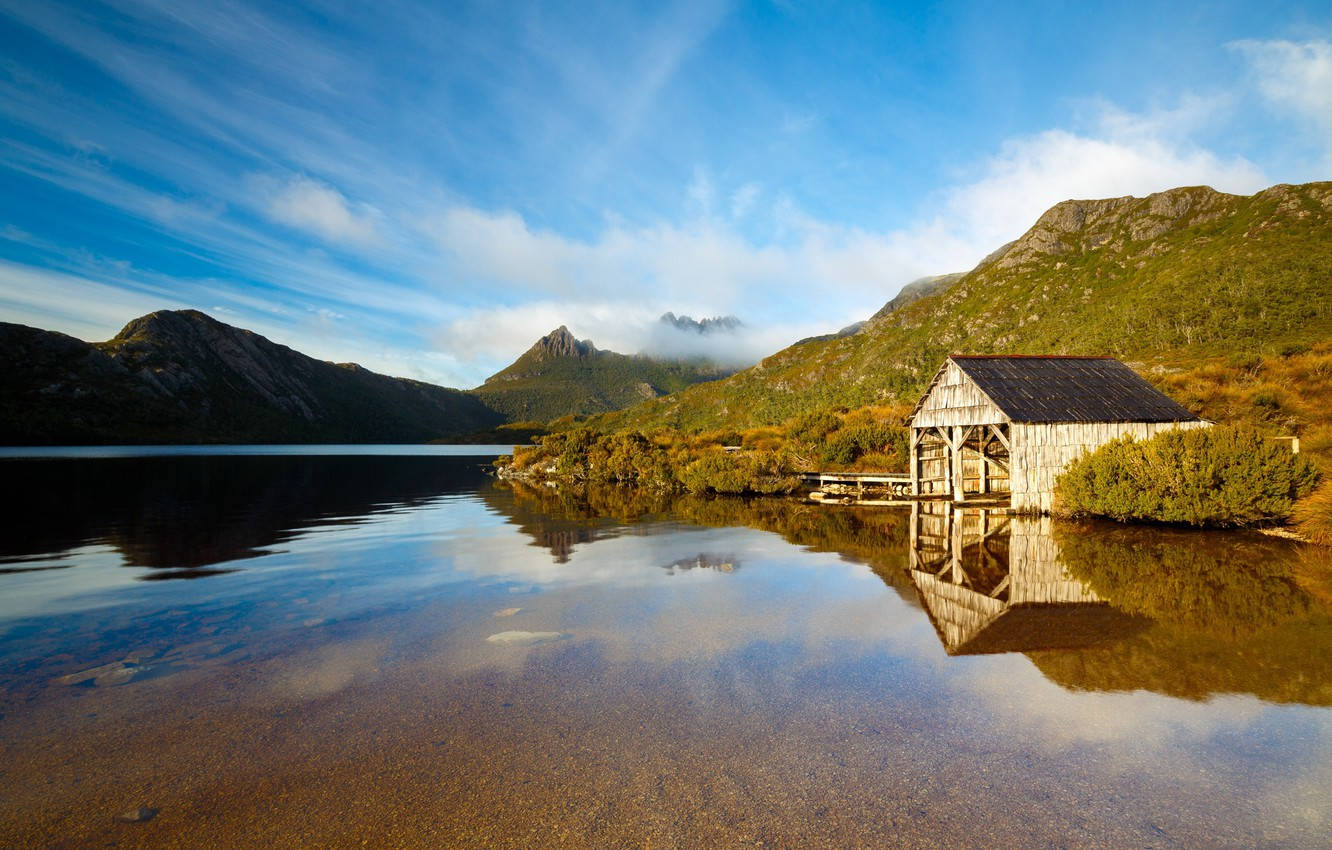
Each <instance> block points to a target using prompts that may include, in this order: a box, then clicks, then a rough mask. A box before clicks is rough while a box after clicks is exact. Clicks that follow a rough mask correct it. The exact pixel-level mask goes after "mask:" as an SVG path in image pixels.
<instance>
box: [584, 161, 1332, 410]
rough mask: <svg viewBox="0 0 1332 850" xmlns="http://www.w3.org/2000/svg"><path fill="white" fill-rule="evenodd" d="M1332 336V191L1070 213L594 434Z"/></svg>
mask: <svg viewBox="0 0 1332 850" xmlns="http://www.w3.org/2000/svg"><path fill="white" fill-rule="evenodd" d="M1329 339H1332V183H1311V184H1306V185H1302V186H1285V185H1282V186H1274V187H1272V188H1270V189H1266V190H1264V191H1262V192H1259V193H1257V194H1256V195H1253V196H1248V197H1245V196H1237V195H1227V194H1223V193H1220V192H1216V191H1213V190H1211V189H1208V188H1205V187H1190V188H1181V189H1172V190H1170V191H1166V192H1161V193H1158V194H1154V195H1150V196H1148V197H1146V198H1131V197H1128V198H1114V199H1108V200H1098V201H1066V202H1064V203H1061V204H1058V205H1056V206H1055V207H1053V208H1051V209H1050V210H1049V211H1047V212H1046V213H1045V214H1044V215H1042V216H1041V218H1040V219H1039V220H1038V221H1037V222H1036V224H1035V225H1034V226H1033V227H1032V228H1031V229H1030V230H1028V231H1027V233H1026V234H1024V235H1023V236H1022V237H1021V238H1020V239H1018V240H1016V241H1014V242H1013V243H1012V244H1010V245H1008V246H1005V248H1004V249H1001V250H1000V251H997V252H995V254H993V255H991V256H990V257H987V258H986V260H985V261H984V262H982V264H981V265H980V266H978V267H977V268H976V269H973V270H972V271H971V272H969V273H967V274H965V275H963V276H961V278H960V279H958V280H957V281H956V282H954V283H952V284H951V285H950V286H948V287H947V288H946V289H945V290H944V291H942V292H939V293H936V294H933V295H930V296H928V297H925V298H921V299H919V300H916V301H914V302H911V303H909V304H907V305H905V306H904V307H902V308H901V309H896V310H891V311H889V312H887V314H886V315H884V314H880V315H877V316H876V317H875V318H873V319H872V320H870V321H869V322H867V323H866V324H865V326H864V327H863V328H861V330H860V331H859V332H857V333H855V334H852V335H849V336H844V337H839V338H824V339H816V340H812V341H808V342H804V343H800V344H797V345H795V346H792V347H790V348H787V349H785V350H784V351H781V352H778V353H777V354H774V355H772V356H771V357H768V358H767V359H765V360H764V361H762V362H761V363H759V364H758V365H757V366H754V367H753V368H751V369H747V370H745V371H743V372H740V373H738V374H736V375H733V376H731V377H729V378H727V379H725V380H721V381H717V382H714V383H710V384H704V385H701V386H697V387H691V388H690V389H688V390H685V391H684V392H681V393H678V394H676V395H672V396H669V397H666V398H661V399H656V400H652V401H649V402H646V403H644V404H640V405H638V406H636V407H633V408H631V409H629V410H626V411H622V412H621V413H618V414H612V415H609V416H606V417H602V418H601V419H599V420H598V422H597V424H598V426H599V427H601V428H604V429H617V428H625V427H635V428H650V427H657V426H670V427H678V428H685V429H698V428H718V427H750V426H756V425H764V424H776V423H779V422H783V421H785V420H787V419H790V418H791V417H793V416H795V415H797V414H799V413H802V412H806V411H809V410H812V409H817V408H823V407H828V406H835V405H836V406H847V407H858V406H862V405H868V404H890V403H894V402H900V401H903V400H914V398H915V396H916V395H917V394H918V393H919V391H920V390H921V389H922V387H923V386H924V384H925V382H926V381H927V380H928V378H929V376H930V375H931V374H932V373H933V371H934V369H935V368H936V367H937V366H938V364H939V362H940V361H941V360H942V358H943V357H944V356H945V355H947V354H949V353H952V352H970V353H1062V354H1111V355H1115V356H1117V357H1120V358H1121V359H1124V360H1126V361H1128V362H1130V363H1133V364H1135V365H1137V366H1138V367H1139V368H1140V371H1145V372H1146V371H1150V369H1151V367H1153V366H1156V365H1159V364H1168V363H1181V362H1183V363H1196V362H1198V361H1200V360H1203V359H1205V358H1209V357H1210V358H1222V357H1224V358H1235V357H1240V356H1245V355H1249V356H1253V357H1258V356H1259V355H1281V354H1285V353H1289V352H1297V351H1302V350H1307V349H1308V348H1310V347H1311V346H1313V345H1314V344H1315V343H1317V342H1319V341H1323V340H1329Z"/></svg>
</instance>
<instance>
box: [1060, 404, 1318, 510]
mask: <svg viewBox="0 0 1332 850" xmlns="http://www.w3.org/2000/svg"><path fill="white" fill-rule="evenodd" d="M1318 478H1319V473H1318V470H1317V469H1316V468H1315V466H1314V464H1313V463H1312V461H1310V460H1309V459H1308V458H1307V457H1304V456H1301V455H1295V454H1292V453H1291V451H1290V449H1289V447H1287V446H1285V445H1282V444H1280V443H1276V442H1274V441H1272V440H1270V439H1267V438H1265V437H1264V436H1263V435H1262V434H1261V433H1259V432H1258V431H1256V430H1254V429H1252V428H1244V427H1224V426H1223V427H1217V428H1207V429H1199V430H1191V431H1166V432H1164V433H1162V434H1158V435H1156V436H1155V437H1153V438H1151V439H1150V440H1143V441H1137V440H1134V439H1133V438H1132V437H1126V438H1123V439H1119V440H1115V441H1114V442H1111V443H1107V444H1106V445H1104V446H1102V447H1101V448H1099V449H1097V450H1096V451H1094V452H1092V453H1090V454H1088V455H1086V456H1084V457H1082V458H1080V459H1079V460H1076V461H1074V462H1073V463H1072V464H1070V465H1069V467H1068V469H1067V470H1066V471H1065V472H1064V474H1063V475H1062V476H1060V478H1059V481H1058V483H1057V484H1056V486H1055V498H1056V508H1057V510H1058V511H1060V512H1061V513H1067V514H1072V515H1075V516H1078V515H1081V516H1103V517H1109V518H1110V519H1115V520H1119V521H1121V522H1123V521H1126V520H1148V521H1155V522H1170V523H1188V524H1189V525H1195V526H1239V525H1253V524H1255V523H1260V522H1265V521H1272V520H1285V519H1287V518H1288V517H1289V516H1290V514H1291V509H1292V507H1293V506H1294V504H1295V502H1296V500H1297V499H1299V498H1301V497H1303V496H1307V495H1308V494H1309V493H1310V492H1311V491H1312V490H1313V488H1314V486H1315V485H1316V484H1317V482H1318Z"/></svg>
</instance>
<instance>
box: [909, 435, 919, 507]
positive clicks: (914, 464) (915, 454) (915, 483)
mask: <svg viewBox="0 0 1332 850" xmlns="http://www.w3.org/2000/svg"><path fill="white" fill-rule="evenodd" d="M920 440H921V431H920V429H919V428H912V429H911V495H912V496H919V495H920Z"/></svg>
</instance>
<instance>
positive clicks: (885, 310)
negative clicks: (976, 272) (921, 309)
mask: <svg viewBox="0 0 1332 850" xmlns="http://www.w3.org/2000/svg"><path fill="white" fill-rule="evenodd" d="M1009 244H1010V245H1011V244H1012V243H1011V242H1010V243H1009ZM1005 247H1007V246H1005ZM965 276H966V272H953V273H952V274H936V275H933V276H931V277H922V278H917V279H916V280H913V281H911V282H910V283H908V284H907V285H906V286H904V287H902V290H901V291H900V292H898V293H897V294H896V295H895V296H893V298H892V300H891V301H889V302H888V303H887V304H884V305H883V306H882V307H880V308H879V312H877V313H875V314H874V315H873V316H870V317H869V320H868V321H867V322H866V323H865V324H873V323H874V322H877V321H879V320H881V319H884V318H886V317H887V316H889V315H891V314H893V313H896V312H897V311H898V310H901V309H902V308H903V307H905V306H907V305H908V304H914V303H915V302H917V301H919V300H920V299H922V298H929V297H930V296H931V295H938V294H939V293H940V292H943V291H944V290H945V289H947V288H948V287H950V286H952V285H953V284H955V283H957V282H958V281H959V280H961V279H962V278H963V277H965ZM862 328H863V325H862V326H861V327H858V328H856V330H857V331H859V330H861V329H862Z"/></svg>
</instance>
